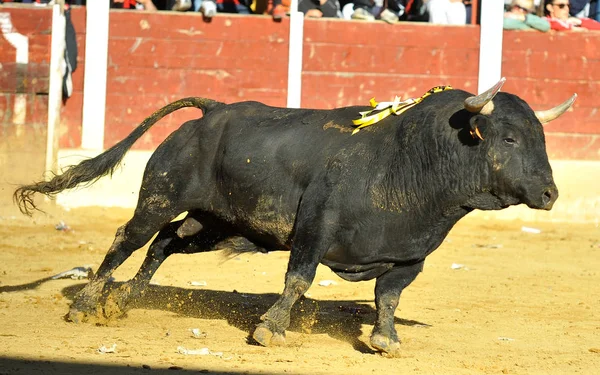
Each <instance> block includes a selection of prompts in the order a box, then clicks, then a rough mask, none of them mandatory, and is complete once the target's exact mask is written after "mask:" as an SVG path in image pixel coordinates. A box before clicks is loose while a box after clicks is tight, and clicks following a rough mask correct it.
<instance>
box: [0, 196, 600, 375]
mask: <svg viewBox="0 0 600 375" xmlns="http://www.w3.org/2000/svg"><path fill="white" fill-rule="evenodd" d="M48 212H49V214H46V215H44V214H41V213H37V214H35V215H34V217H33V218H32V219H30V218H27V217H25V216H22V215H20V214H19V213H18V212H17V210H16V209H15V208H14V207H12V206H10V203H6V202H5V203H0V249H1V251H0V348H1V351H0V374H13V373H17V374H41V373H78V374H79V373H82V374H101V373H102V374H104V373H106V374H114V373H127V374H130V373H131V374H134V373H135V374H138V373H140V374H142V373H149V374H157V373H163V372H164V373H169V374H172V373H186V372H188V371H190V372H194V373H198V371H200V372H202V373H250V374H283V373H289V374H370V373H378V374H407V373H413V374H499V373H506V374H575V373H579V374H598V373H600V372H599V371H600V370H599V369H600V229H599V228H598V227H597V226H596V225H593V224H588V225H564V224H556V223H541V222H540V223H525V222H508V221H493V220H492V221H482V220H481V219H476V218H466V219H465V220H463V221H462V222H460V223H459V224H458V225H457V226H456V227H455V228H454V229H453V231H452V232H451V233H450V235H449V237H448V238H447V240H446V241H445V243H444V244H443V245H442V246H441V248H440V249H438V250H437V251H436V252H435V253H434V254H433V255H432V256H431V257H429V258H428V259H427V261H426V264H425V270H424V272H423V274H421V275H420V276H419V277H418V278H417V280H416V281H415V282H414V283H413V284H412V285H411V286H410V287H409V288H408V289H407V290H406V291H405V293H404V294H403V296H402V298H401V301H400V307H399V309H398V310H397V312H396V319H397V321H396V322H397V323H396V324H397V329H398V333H399V335H400V336H401V338H402V342H403V343H402V347H403V350H404V355H403V357H402V358H396V359H389V358H384V357H382V356H381V355H379V354H377V353H375V352H373V350H372V349H371V348H370V347H369V345H368V342H369V334H370V332H371V329H372V327H373V322H374V319H375V312H374V305H373V287H374V282H372V281H371V282H362V283H350V282H346V281H343V280H341V279H339V278H338V277H337V276H335V275H334V274H333V273H331V272H330V271H329V269H327V268H326V267H324V266H320V267H319V270H318V273H317V277H316V279H315V283H314V284H313V286H312V287H311V288H310V290H309V293H308V295H307V297H308V298H307V299H306V300H304V301H303V303H302V304H300V305H298V306H296V308H295V309H294V311H293V315H292V326H291V327H290V330H289V331H288V334H287V342H288V346H287V347H283V348H264V347H260V346H255V345H251V344H248V342H247V340H248V337H249V332H250V331H251V330H252V329H253V327H254V326H255V324H256V323H257V322H258V321H259V317H260V315H261V314H262V313H264V312H265V311H266V310H267V309H268V307H269V306H270V305H271V304H272V303H273V302H274V300H275V298H276V296H277V293H279V292H281V290H282V288H283V276H284V272H285V269H286V264H287V256H288V254H287V253H285V252H277V253H271V254H268V255H262V254H244V255H241V256H238V257H236V258H234V259H231V260H227V261H225V259H224V257H223V253H222V252H214V253H207V254H198V255H187V256H185V255H177V256H173V257H171V258H170V259H168V260H167V262H166V263H165V264H164V266H163V267H162V268H161V269H160V270H159V271H158V273H157V274H156V276H155V277H154V279H153V280H154V281H155V282H156V283H157V284H156V285H151V287H150V288H149V290H148V292H147V293H146V295H145V296H144V297H143V298H142V299H141V300H139V301H138V302H137V303H136V308H134V309H133V310H131V311H130V312H129V314H128V316H126V317H125V318H123V319H121V320H118V321H116V322H114V323H112V324H110V325H109V326H93V325H89V324H81V325H76V324H73V323H68V322H66V321H65V320H64V315H65V314H66V312H67V311H68V306H69V303H70V302H71V300H72V298H73V295H74V294H75V293H76V292H77V291H78V290H79V289H80V288H81V287H82V285H84V283H85V280H70V279H66V280H48V278H49V277H50V276H52V275H55V274H57V273H59V272H62V271H65V270H69V269H71V268H73V267H76V266H83V265H87V264H91V265H93V267H94V269H96V268H97V266H98V265H99V264H100V262H101V260H102V259H103V257H104V254H105V252H106V250H107V249H108V247H109V245H110V243H111V242H112V239H113V235H114V233H115V230H116V229H117V227H118V226H120V225H122V224H123V223H124V222H125V221H126V220H128V218H129V216H130V211H129V210H124V209H104V208H92V209H77V210H72V211H69V212H66V211H63V210H60V209H57V208H52V207H50V208H49V211H48ZM61 220H62V221H64V222H65V223H66V224H67V225H68V226H70V228H71V230H70V231H59V230H56V229H55V225H56V224H57V223H59V222H60V221H61ZM522 226H528V227H534V228H538V229H540V230H541V233H538V234H534V233H527V232H524V231H522ZM144 255H145V249H143V250H141V251H138V252H137V253H135V254H134V256H133V257H132V258H131V259H129V260H128V261H127V262H126V263H125V264H124V265H123V266H122V267H121V268H120V269H119V270H118V271H117V272H116V273H115V275H114V276H115V278H116V281H115V283H117V284H118V283H119V282H121V281H124V280H127V279H128V278H130V277H132V276H133V274H134V273H135V271H137V268H138V267H139V265H140V264H141V261H142V259H143V257H144ZM453 263H456V264H461V265H463V266H462V267H459V268H458V269H453V268H452V267H451V266H452V264H453ZM323 280H334V281H335V282H336V283H337V284H334V285H330V286H319V285H318V283H319V282H320V281H323ZM191 281H205V282H206V286H192V285H190V284H189V283H190V282H191ZM192 328H198V329H199V330H200V331H201V332H205V333H206V337H204V338H195V337H193V335H192V333H191V332H190V329H192ZM113 344H116V350H115V352H114V353H106V354H102V353H99V352H98V348H100V347H101V346H103V345H104V346H106V347H111V346H112V345H113ZM180 346H181V347H184V348H186V349H201V348H208V349H209V350H210V351H211V352H213V354H216V355H210V354H209V355H204V356H200V355H184V354H180V353H178V349H177V348H178V347H180ZM215 352H217V353H215ZM218 352H222V355H218V354H219V353H218ZM169 368H171V370H167V369H169ZM162 370H164V371H162ZM172 370H179V371H172Z"/></svg>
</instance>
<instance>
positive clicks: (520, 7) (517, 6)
mask: <svg viewBox="0 0 600 375" xmlns="http://www.w3.org/2000/svg"><path fill="white" fill-rule="evenodd" d="M515 7H516V8H519V9H521V10H522V11H523V12H527V13H529V9H527V8H523V7H522V6H520V5H515Z"/></svg>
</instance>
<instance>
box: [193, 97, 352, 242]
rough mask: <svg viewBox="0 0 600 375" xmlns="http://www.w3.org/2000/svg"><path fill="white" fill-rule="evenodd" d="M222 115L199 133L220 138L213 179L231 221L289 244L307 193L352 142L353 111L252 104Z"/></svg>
mask: <svg viewBox="0 0 600 375" xmlns="http://www.w3.org/2000/svg"><path fill="white" fill-rule="evenodd" d="M223 110H224V111H225V112H226V115H225V116H224V115H223V113H216V114H214V117H213V118H209V117H207V120H208V121H209V123H210V124H209V125H208V126H207V127H206V130H202V132H206V131H213V132H214V131H219V132H220V134H221V136H220V140H219V144H218V146H216V152H215V158H214V163H215V165H214V167H215V168H214V170H215V175H214V178H215V180H216V186H217V188H218V191H219V195H220V196H221V197H223V198H224V199H225V200H226V202H227V208H228V210H229V214H230V215H231V218H230V220H231V221H235V222H236V224H237V225H238V226H239V227H243V228H252V230H253V231H255V232H256V233H262V234H263V235H265V236H270V235H272V236H274V237H275V238H277V240H278V241H280V242H282V243H289V240H290V236H291V234H292V230H293V227H294V222H295V218H296V213H297V211H298V205H299V202H300V200H301V198H302V195H303V193H304V191H305V190H306V188H307V187H308V186H309V185H310V184H311V183H312V182H314V181H315V180H316V179H318V178H320V176H322V175H323V173H324V172H325V169H326V168H327V165H328V163H329V161H330V160H332V159H334V158H336V157H337V155H339V154H340V153H344V152H345V151H346V150H347V148H348V147H350V148H351V147H353V146H352V145H353V144H355V143H356V142H357V140H358V138H354V137H352V136H351V134H352V130H353V127H352V126H351V118H352V117H356V116H355V113H357V110H346V109H341V110H333V111H325V110H307V109H287V108H274V107H269V106H265V105H263V104H260V103H253V102H246V103H236V104H232V105H229V106H226V107H223ZM208 138H210V137H208ZM353 138H354V139H353Z"/></svg>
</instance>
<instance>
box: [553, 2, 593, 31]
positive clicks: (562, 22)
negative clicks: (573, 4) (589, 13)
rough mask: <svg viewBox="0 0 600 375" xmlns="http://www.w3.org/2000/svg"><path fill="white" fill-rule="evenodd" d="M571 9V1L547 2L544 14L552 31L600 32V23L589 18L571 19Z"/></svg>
mask: <svg viewBox="0 0 600 375" xmlns="http://www.w3.org/2000/svg"><path fill="white" fill-rule="evenodd" d="M569 7H570V4H569V0H546V5H545V7H544V12H545V13H546V18H547V19H548V22H550V28H551V29H552V30H557V31H565V30H570V31H585V30H600V22H598V21H594V20H592V19H589V18H576V17H571V16H570V15H569Z"/></svg>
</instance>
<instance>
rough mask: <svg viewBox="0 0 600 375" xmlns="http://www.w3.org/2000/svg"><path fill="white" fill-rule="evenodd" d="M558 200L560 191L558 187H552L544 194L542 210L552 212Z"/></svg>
mask: <svg viewBox="0 0 600 375" xmlns="http://www.w3.org/2000/svg"><path fill="white" fill-rule="evenodd" d="M557 199H558V189H557V188H556V185H554V184H553V185H552V186H551V187H549V188H548V189H546V190H545V191H544V192H543V193H542V207H541V208H542V209H544V210H548V211H549V210H551V209H552V206H554V202H556V200H557Z"/></svg>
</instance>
